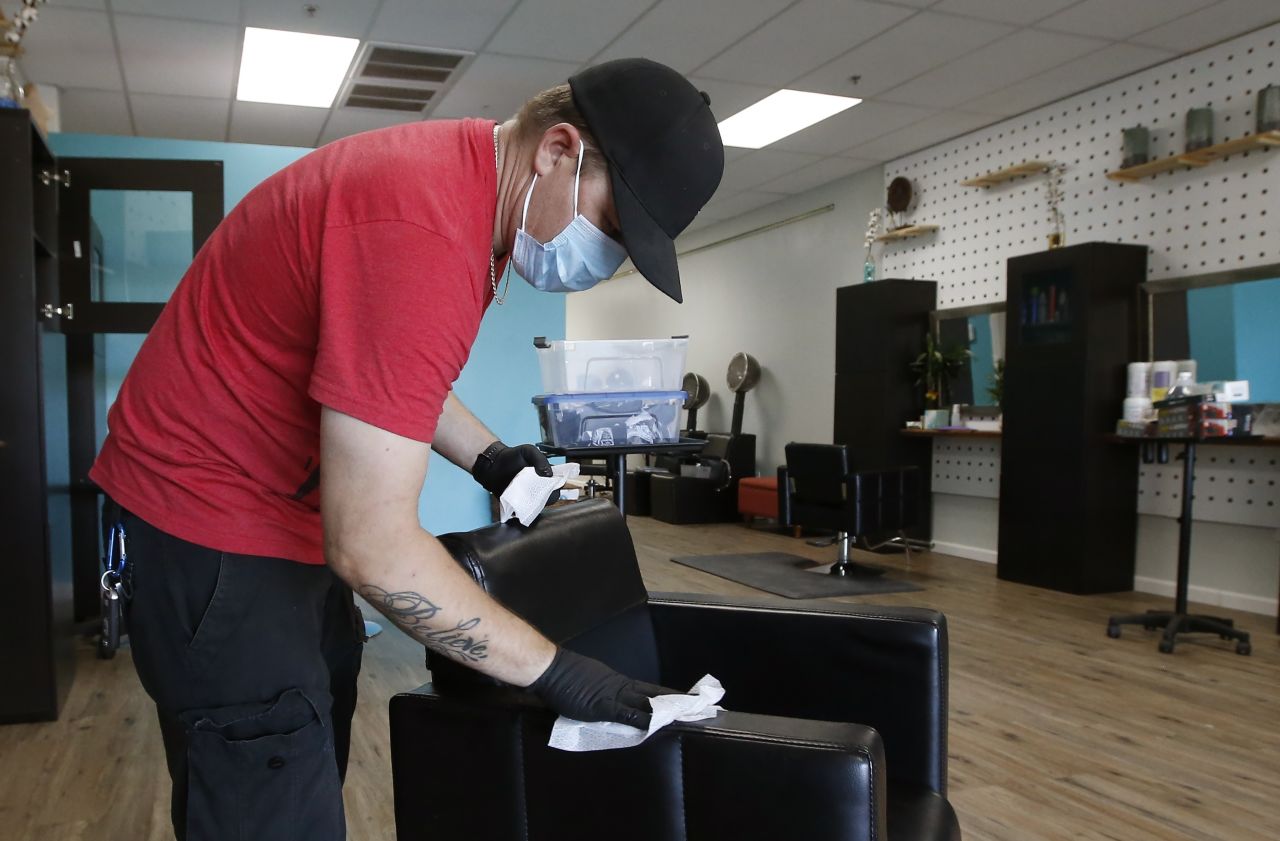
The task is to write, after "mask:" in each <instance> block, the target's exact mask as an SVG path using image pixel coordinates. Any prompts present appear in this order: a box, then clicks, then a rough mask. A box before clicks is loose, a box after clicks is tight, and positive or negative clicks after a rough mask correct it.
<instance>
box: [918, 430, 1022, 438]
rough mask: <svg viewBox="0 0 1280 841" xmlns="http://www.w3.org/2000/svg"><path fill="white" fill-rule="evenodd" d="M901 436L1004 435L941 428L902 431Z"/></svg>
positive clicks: (989, 431)
mask: <svg viewBox="0 0 1280 841" xmlns="http://www.w3.org/2000/svg"><path fill="white" fill-rule="evenodd" d="M900 432H901V434H903V435H905V436H907V437H908V438H944V437H949V438H1000V437H1002V436H1003V435H1004V433H1002V432H996V431H995V430H991V429H961V428H958V427H943V428H942V429H911V428H907V429H902V430H900Z"/></svg>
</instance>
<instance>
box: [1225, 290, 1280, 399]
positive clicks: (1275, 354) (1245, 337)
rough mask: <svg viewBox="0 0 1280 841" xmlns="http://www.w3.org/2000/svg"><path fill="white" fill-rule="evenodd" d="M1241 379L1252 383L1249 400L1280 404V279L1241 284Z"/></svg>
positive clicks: (1238, 298) (1238, 331) (1238, 335)
mask: <svg viewBox="0 0 1280 841" xmlns="http://www.w3.org/2000/svg"><path fill="white" fill-rule="evenodd" d="M1232 288H1233V289H1234V290H1235V293H1236V301H1235V303H1236V308H1235V310H1236V311H1235V315H1236V369H1237V374H1238V377H1237V379H1245V380H1248V381H1249V399H1250V400H1251V401H1252V402H1255V403H1280V278H1275V279H1272V280H1259V281H1254V282H1252V283H1237V284H1235V285H1234V286H1233V287H1232Z"/></svg>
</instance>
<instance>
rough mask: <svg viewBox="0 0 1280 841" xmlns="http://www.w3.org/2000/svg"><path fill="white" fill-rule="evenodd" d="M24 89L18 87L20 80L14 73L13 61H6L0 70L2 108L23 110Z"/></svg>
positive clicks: (0, 106)
mask: <svg viewBox="0 0 1280 841" xmlns="http://www.w3.org/2000/svg"><path fill="white" fill-rule="evenodd" d="M21 107H22V89H21V88H19V87H18V78H17V76H16V75H15V73H14V69H13V59H11V58H8V59H5V62H4V67H3V68H0V108H21Z"/></svg>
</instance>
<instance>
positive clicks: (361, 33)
mask: <svg viewBox="0 0 1280 841" xmlns="http://www.w3.org/2000/svg"><path fill="white" fill-rule="evenodd" d="M305 5H306V4H305V3H302V2H298V0H254V2H252V3H246V4H245V7H244V22H245V25H246V26H260V27H263V28H264V29H286V30H289V31H290V32H311V33H313V34H316V35H340V36H342V37H344V38H364V37H365V34H366V33H367V32H368V31H369V23H370V21H371V20H372V18H373V13H374V11H375V10H376V9H377V8H378V0H343V1H342V2H341V3H332V4H319V3H318V4H316V6H317V9H316V14H315V16H314V17H313V16H311V15H308V14H307V13H306V11H305V9H304V7H305Z"/></svg>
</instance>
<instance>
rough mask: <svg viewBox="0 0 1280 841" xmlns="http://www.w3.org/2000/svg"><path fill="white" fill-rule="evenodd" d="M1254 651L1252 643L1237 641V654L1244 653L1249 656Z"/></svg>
mask: <svg viewBox="0 0 1280 841" xmlns="http://www.w3.org/2000/svg"><path fill="white" fill-rule="evenodd" d="M1252 653H1253V646H1252V645H1250V644H1249V643H1247V642H1238V643H1236V654H1242V655H1244V656H1245V657H1248V656H1249V655H1250V654H1252Z"/></svg>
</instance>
